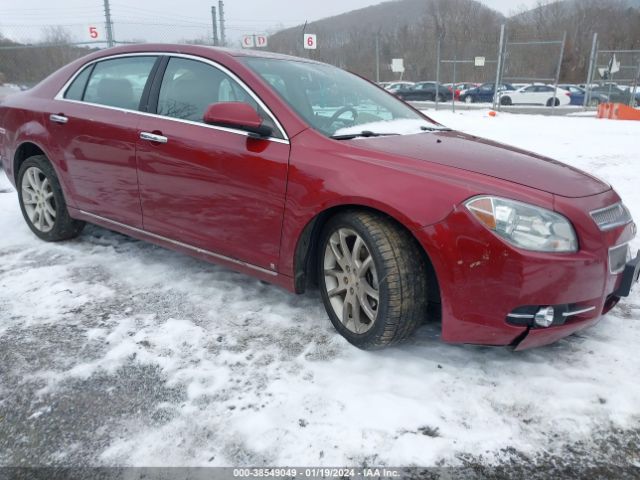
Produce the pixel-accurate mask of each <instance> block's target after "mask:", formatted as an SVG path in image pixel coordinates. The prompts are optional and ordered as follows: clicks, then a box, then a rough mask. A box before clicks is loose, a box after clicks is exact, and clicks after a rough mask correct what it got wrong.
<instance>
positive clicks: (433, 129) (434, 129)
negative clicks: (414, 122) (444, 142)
mask: <svg viewBox="0 0 640 480" xmlns="http://www.w3.org/2000/svg"><path fill="white" fill-rule="evenodd" d="M420 130H422V131H423V132H452V131H453V129H451V128H447V127H427V126H426V125H423V126H421V127H420Z"/></svg>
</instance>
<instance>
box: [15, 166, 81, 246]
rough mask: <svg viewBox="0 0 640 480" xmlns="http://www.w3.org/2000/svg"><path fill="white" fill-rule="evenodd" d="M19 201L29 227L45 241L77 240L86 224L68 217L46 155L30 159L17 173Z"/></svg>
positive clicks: (60, 191) (65, 205)
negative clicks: (75, 238)
mask: <svg viewBox="0 0 640 480" xmlns="http://www.w3.org/2000/svg"><path fill="white" fill-rule="evenodd" d="M17 187H18V198H19V200H20V209H21V210H22V215H23V216H24V219H25V221H26V222H27V225H29V228H30V229H31V231H33V233H35V234H36V235H37V236H38V237H40V238H41V239H42V240H46V241H48V242H57V241H60V240H68V239H70V238H73V237H76V236H78V234H79V233H80V232H81V231H82V229H83V228H84V225H85V224H84V222H81V221H79V220H74V219H73V218H71V217H70V216H69V212H68V210H67V204H66V202H65V199H64V195H63V194H62V188H61V187H60V182H59V181H58V177H57V176H56V172H55V170H54V169H53V167H52V166H51V164H50V163H49V160H48V159H47V157H45V156H44V155H35V156H33V157H30V158H28V159H27V160H25V161H24V163H23V164H22V165H21V166H20V171H19V172H18V182H17Z"/></svg>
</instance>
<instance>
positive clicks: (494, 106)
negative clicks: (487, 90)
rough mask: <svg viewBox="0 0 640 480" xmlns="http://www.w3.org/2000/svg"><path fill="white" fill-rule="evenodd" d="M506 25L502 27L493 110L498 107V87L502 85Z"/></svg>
mask: <svg viewBox="0 0 640 480" xmlns="http://www.w3.org/2000/svg"><path fill="white" fill-rule="evenodd" d="M503 55H504V23H503V24H502V25H501V26H500V45H499V46H498V66H497V67H496V83H495V85H494V86H493V105H492V107H493V109H494V110H496V108H497V105H498V103H499V102H498V85H499V84H500V74H501V72H502V62H503V61H504V58H503Z"/></svg>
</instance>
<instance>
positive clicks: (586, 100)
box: [582, 33, 598, 110]
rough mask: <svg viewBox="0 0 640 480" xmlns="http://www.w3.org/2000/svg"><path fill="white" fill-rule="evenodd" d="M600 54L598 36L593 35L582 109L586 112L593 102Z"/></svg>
mask: <svg viewBox="0 0 640 480" xmlns="http://www.w3.org/2000/svg"><path fill="white" fill-rule="evenodd" d="M597 52H598V34H597V33H594V34H593V42H592V43H591V55H590V56H589V71H588V73H587V83H586V85H585V86H584V90H585V92H584V100H583V104H582V107H583V108H584V109H585V110H586V109H587V106H588V105H589V103H590V102H591V80H592V78H593V71H594V69H595V63H596V57H597Z"/></svg>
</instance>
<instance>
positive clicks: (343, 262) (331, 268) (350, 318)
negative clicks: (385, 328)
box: [323, 228, 380, 334]
mask: <svg viewBox="0 0 640 480" xmlns="http://www.w3.org/2000/svg"><path fill="white" fill-rule="evenodd" d="M323 264H324V282H325V287H326V289H327V296H328V297H329V302H330V303H331V307H332V308H333V311H334V313H335V314H336V316H337V317H338V319H340V321H341V322H342V324H343V325H344V327H345V328H346V329H347V330H349V331H350V332H353V333H356V334H363V333H366V332H367V331H369V330H370V329H371V327H373V325H374V323H375V320H376V317H377V315H378V305H379V301H380V293H379V283H378V274H377V272H376V267H375V264H374V260H373V257H372V255H371V252H370V251H369V248H368V247H367V245H366V244H365V242H364V240H363V239H362V237H361V236H360V235H358V234H357V233H356V232H355V231H353V230H351V229H349V228H340V229H338V230H336V231H335V232H333V234H332V235H331V236H330V237H329V241H328V242H327V245H326V248H325V252H324V263H323Z"/></svg>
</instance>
